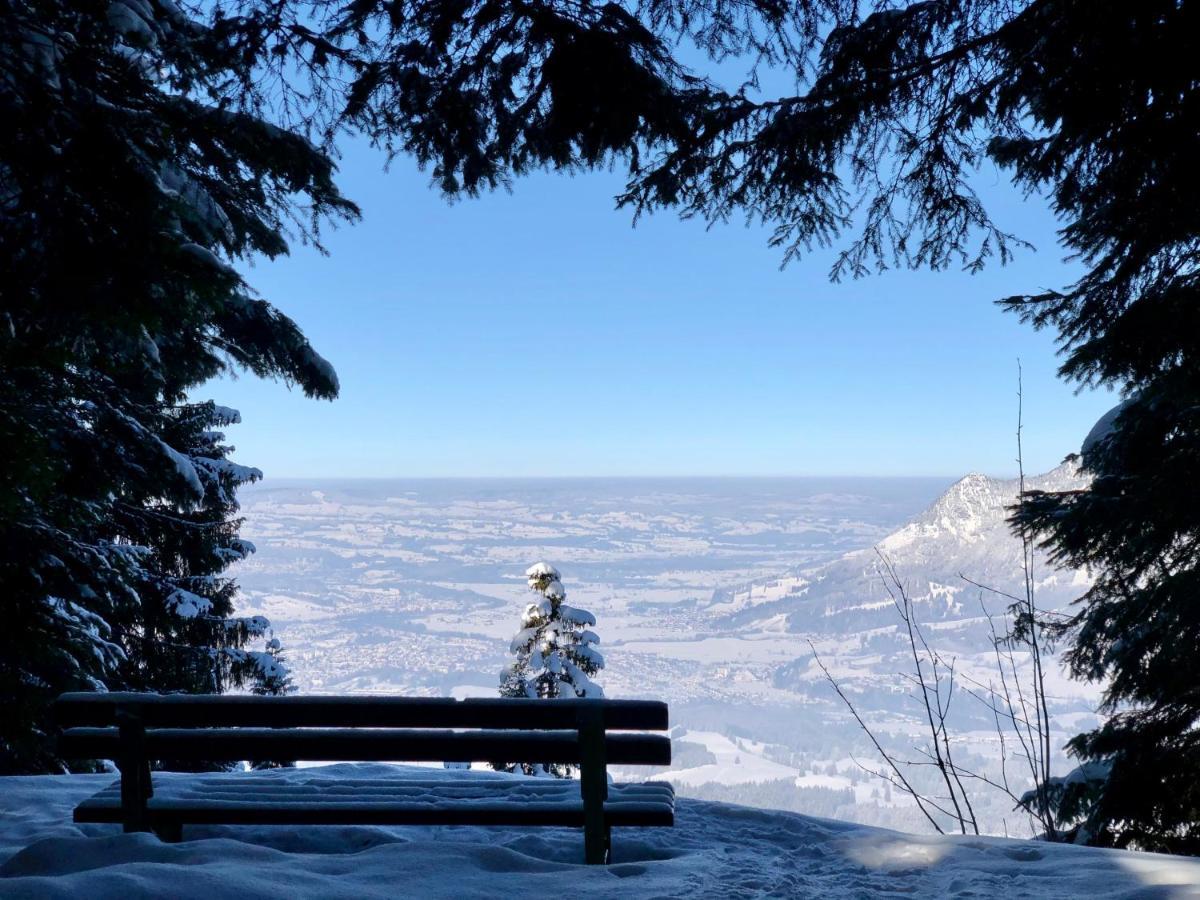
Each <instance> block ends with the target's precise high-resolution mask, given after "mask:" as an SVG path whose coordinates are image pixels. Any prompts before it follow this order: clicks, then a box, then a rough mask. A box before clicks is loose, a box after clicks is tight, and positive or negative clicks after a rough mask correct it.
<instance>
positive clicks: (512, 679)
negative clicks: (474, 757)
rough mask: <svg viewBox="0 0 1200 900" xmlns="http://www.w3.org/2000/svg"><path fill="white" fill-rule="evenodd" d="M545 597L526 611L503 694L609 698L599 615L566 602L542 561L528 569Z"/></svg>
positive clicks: (535, 767) (556, 766)
mask: <svg viewBox="0 0 1200 900" xmlns="http://www.w3.org/2000/svg"><path fill="white" fill-rule="evenodd" d="M525 576H526V577H527V578H528V579H529V588H530V590H532V591H534V592H535V593H537V594H538V595H539V599H538V600H537V601H535V602H533V603H530V604H529V605H528V606H526V607H525V611H524V613H523V614H522V615H521V630H520V631H518V632H517V633H516V635H515V636H514V637H513V639H512V643H511V645H510V646H509V650H510V652H512V653H513V655H515V656H516V660H515V661H514V662H513V663H512V664H511V665H509V666H506V667H505V669H504V671H502V672H501V673H500V696H502V697H513V698H520V697H525V698H530V699H543V700H556V699H559V698H577V697H590V698H599V697H603V696H604V691H603V689H602V688H601V687H600V685H598V684H596V682H594V681H592V676H594V675H595V674H596V673H597V672H599V671H600V670H601V669H603V668H604V657H603V656H601V655H600V652H599V651H598V650H597V649H596V645H597V644H599V643H600V638H599V637H597V636H596V632H594V631H592V630H591V627H592V626H594V625H595V624H596V617H595V616H593V615H592V614H591V613H590V612H588V611H587V610H585V609H579V608H577V607H574V606H568V605H567V604H566V603H565V602H564V601H565V600H566V597H567V592H566V591H565V590H564V589H563V586H562V581H561V580H560V576H559V573H558V570H557V569H555V568H554V567H553V566H551V565H549V564H547V563H544V562H539V563H536V564H535V565H532V566H530V567H529V568H528V569H527V570H526V571H525ZM496 768H498V769H501V770H503V771H508V772H513V771H517V770H520V771H522V772H524V773H525V774H526V775H554V776H557V777H560V778H566V777H570V775H571V774H572V772H573V769H574V767H573V766H569V765H564V764H561V763H498V764H497V765H496Z"/></svg>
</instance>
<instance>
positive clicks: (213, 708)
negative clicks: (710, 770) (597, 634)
mask: <svg viewBox="0 0 1200 900" xmlns="http://www.w3.org/2000/svg"><path fill="white" fill-rule="evenodd" d="M55 717H56V720H57V722H58V724H59V726H60V727H61V728H62V729H63V732H62V737H61V739H60V743H59V749H60V753H62V755H64V756H67V757H68V758H105V759H107V758H116V757H117V756H119V755H122V754H127V753H128V752H129V751H130V750H132V749H133V747H132V744H136V745H137V747H136V749H137V753H138V755H144V756H147V757H149V758H152V759H178V760H204V759H210V760H235V759H307V760H389V761H396V762H433V761H439V760H445V761H455V762H515V761H520V760H531V761H539V762H563V763H579V762H582V761H583V760H584V758H585V756H586V754H587V751H588V747H587V745H589V744H592V745H594V744H595V743H597V742H599V743H600V744H601V746H602V747H603V751H602V757H601V758H602V759H603V760H604V761H605V762H606V763H616V764H622V765H668V764H669V763H670V758H671V748H670V740H669V739H668V738H667V737H666V736H665V735H662V734H657V735H656V734H645V733H644V732H652V731H659V732H661V731H666V730H667V728H668V727H669V726H668V718H667V705H666V704H665V703H661V702H658V701H652V700H566V699H563V700H525V699H468V700H454V699H451V698H424V697H372V696H361V695H359V696H351V697H331V696H326V697H320V696H316V697H311V696H310V697H257V696H228V695H185V694H172V695H157V694H136V693H74V694H64V695H62V696H61V697H60V698H59V699H58V701H57V702H56V704H55ZM463 729H467V730H463ZM611 732H643V733H637V734H620V733H618V734H613V733H611Z"/></svg>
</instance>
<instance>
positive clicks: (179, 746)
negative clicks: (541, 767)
mask: <svg viewBox="0 0 1200 900" xmlns="http://www.w3.org/2000/svg"><path fill="white" fill-rule="evenodd" d="M539 702H542V703H544V704H545V705H550V704H549V703H548V702H546V701H539ZM604 743H605V756H606V758H607V761H608V762H609V763H610V764H616V765H664V766H665V765H670V763H671V742H670V739H669V738H667V737H665V736H663V735H649V734H610V735H606V736H605V738H604ZM119 749H120V745H119V742H118V736H117V729H115V728H69V729H67V730H66V731H64V732H63V734H62V737H61V739H60V743H59V752H60V753H61V754H62V755H63V756H65V757H67V758H68V759H111V758H114V757H115V756H116V755H117V753H118V752H119ZM145 752H146V754H147V756H148V757H149V758H151V759H178V760H217V759H222V760H242V759H303V760H329V761H358V760H363V761H368V760H370V761H389V760H391V761H405V762H441V761H448V762H519V761H522V760H532V761H538V762H562V763H579V762H581V761H582V759H583V754H582V749H581V747H580V742H579V736H578V734H577V733H576V732H574V731H542V732H534V733H526V734H514V733H512V732H509V731H495V730H488V731H461V732H459V731H444V730H432V729H431V730H418V729H409V730H400V729H382V728H381V729H337V728H304V729H296V728H196V729H188V728H179V729H176V728H151V729H147V731H146V737H145Z"/></svg>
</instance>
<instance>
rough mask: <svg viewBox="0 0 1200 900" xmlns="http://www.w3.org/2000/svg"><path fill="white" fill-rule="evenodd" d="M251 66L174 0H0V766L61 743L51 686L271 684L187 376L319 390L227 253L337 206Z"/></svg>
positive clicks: (297, 341) (44, 763)
mask: <svg viewBox="0 0 1200 900" xmlns="http://www.w3.org/2000/svg"><path fill="white" fill-rule="evenodd" d="M255 64H256V57H255V55H254V54H253V53H251V54H247V53H245V52H244V50H243V49H242V48H239V47H238V46H236V45H234V44H233V43H231V42H230V41H229V40H228V39H227V37H226V36H223V35H222V33H221V32H220V29H219V28H218V27H216V26H215V25H211V26H210V25H206V24H204V22H203V21H202V19H201V18H200V14H199V13H198V12H197V11H195V10H191V9H186V10H185V9H183V8H180V7H178V6H176V5H175V4H174V3H173V2H171V0H113V2H108V0H103V2H101V0H84V2H75V0H70V2H68V0H47V2H40V3H36V4H28V3H16V4H4V5H0V115H3V118H4V121H5V127H4V128H3V129H0V204H2V205H3V212H2V213H0V271H3V273H4V277H3V278H2V279H0V309H2V312H3V316H2V320H0V444H2V446H3V447H4V451H5V466H4V467H3V470H2V471H0V603H2V604H3V611H4V628H2V629H0V705H2V706H3V708H4V710H5V715H4V716H3V717H0V771H2V772H35V771H46V770H54V769H58V768H60V767H61V766H62V764H63V761H61V760H59V759H57V758H56V756H55V754H54V749H53V741H52V735H51V732H50V726H49V723H48V719H47V709H48V704H49V702H50V700H52V699H53V697H54V696H55V695H57V694H58V693H59V692H61V691H63V690H69V689H96V690H104V689H110V690H116V689H123V688H140V689H153V690H161V691H180V690H182V691H195V690H213V689H217V690H220V689H222V688H224V687H225V686H227V685H228V684H231V683H232V684H237V683H242V684H245V685H246V686H247V687H249V688H251V689H255V690H282V689H284V688H285V687H286V672H285V671H284V668H283V666H282V659H281V657H279V655H278V647H277V645H276V646H272V645H270V644H269V643H268V645H267V648H266V649H264V650H255V649H252V648H251V646H250V642H258V641H259V640H261V639H264V638H265V637H266V631H267V628H268V626H267V623H266V622H265V621H263V620H254V619H250V620H239V619H235V618H233V617H231V615H230V614H231V612H232V609H233V601H234V597H235V589H234V587H233V585H232V583H231V582H229V581H228V580H227V579H224V578H222V577H220V573H221V572H222V571H223V570H224V569H225V567H226V566H227V565H228V564H229V563H230V562H232V561H234V560H236V559H239V558H241V557H243V556H244V555H245V554H246V553H248V552H250V550H251V549H252V548H251V547H250V545H249V544H248V543H246V542H243V541H240V540H239V539H238V537H237V529H238V524H239V522H238V520H237V519H236V518H235V517H234V514H235V512H236V508H237V507H236V502H235V500H234V491H235V490H236V487H237V486H238V485H239V484H241V483H244V482H245V481H247V480H251V479H253V478H254V477H257V472H255V471H254V470H252V469H247V468H242V467H238V466H236V465H235V464H233V463H232V462H231V461H230V460H229V459H228V453H229V450H230V448H228V447H226V446H225V445H224V444H223V442H222V439H221V436H220V435H219V433H217V432H216V430H215V429H218V428H220V427H222V426H223V424H225V423H228V422H229V421H231V420H232V419H233V417H234V416H235V415H236V414H234V413H232V412H230V411H226V410H222V409H221V408H219V407H216V406H213V405H212V404H198V403H194V402H191V401H190V400H189V399H188V394H189V391H191V390H193V389H194V388H195V387H196V386H197V385H199V384H200V383H202V382H204V381H205V380H207V379H209V378H211V377H213V376H215V375H217V374H219V373H221V372H223V371H225V370H227V369H229V368H231V367H241V368H245V369H248V370H250V371H252V372H254V373H256V374H259V375H265V376H272V377H277V378H282V379H285V380H287V381H289V382H292V383H295V384H298V385H299V386H300V387H301V388H302V389H303V390H304V391H305V392H306V393H307V394H310V395H313V396H319V397H332V396H334V395H335V394H336V392H337V382H336V378H335V376H334V374H333V370H332V369H331V368H330V367H329V365H328V364H327V363H325V361H324V360H322V359H321V358H320V357H319V356H317V355H316V353H315V352H314V351H313V350H312V348H311V347H310V346H309V344H308V342H307V341H306V340H305V339H304V337H303V335H302V334H301V333H300V331H299V330H298V329H297V327H296V326H295V324H294V323H292V322H291V321H290V320H289V319H287V318H286V317H284V316H282V315H281V314H280V313H279V312H278V311H276V310H275V309H274V308H273V307H271V306H270V304H268V303H267V302H265V301H263V300H261V299H259V298H257V297H255V296H254V295H253V293H252V292H251V290H250V288H249V287H248V285H247V284H246V283H245V282H244V281H243V279H242V277H241V276H240V275H239V274H238V273H237V271H236V270H235V269H233V268H232V267H231V265H230V263H231V262H232V261H233V260H236V259H238V258H246V257H248V256H250V255H252V254H262V255H266V256H276V255H278V254H280V253H283V252H285V251H286V249H287V244H286V242H285V239H284V233H285V229H286V228H287V227H288V225H289V223H291V224H292V225H294V226H295V227H296V228H297V229H299V230H300V231H302V232H307V233H313V232H312V228H311V226H312V225H313V224H315V222H316V221H317V220H318V219H321V218H325V217H328V216H330V215H337V216H352V215H353V214H354V212H355V211H354V208H353V207H352V206H351V205H350V204H349V203H348V202H347V201H345V200H344V199H343V198H342V197H341V196H340V194H339V193H338V192H337V190H336V188H335V187H334V185H333V182H332V172H333V164H332V162H331V161H330V159H329V157H328V156H327V155H326V154H325V153H323V152H321V151H320V150H318V149H317V148H315V147H314V146H313V145H312V144H311V143H310V142H309V141H308V140H306V139H305V138H304V136H303V135H302V134H300V133H296V132H295V131H290V130H288V129H287V128H285V127H280V125H281V124H286V123H283V122H281V121H277V122H275V123H271V122H268V121H266V120H265V119H264V118H263V115H264V114H265V112H266V106H264V105H263V101H264V96H265V95H264V93H263V91H261V90H258V91H256V90H249V91H247V90H243V87H244V86H245V85H246V84H248V83H253V82H254V79H253V78H252V77H251V72H252V70H253V68H254V66H255ZM297 201H302V202H304V203H305V204H307V206H308V211H309V212H310V213H311V215H312V220H311V222H309V221H306V220H305V219H300V218H296V217H295V215H294V211H295V210H296V209H297V207H296V205H295V204H296V203H297Z"/></svg>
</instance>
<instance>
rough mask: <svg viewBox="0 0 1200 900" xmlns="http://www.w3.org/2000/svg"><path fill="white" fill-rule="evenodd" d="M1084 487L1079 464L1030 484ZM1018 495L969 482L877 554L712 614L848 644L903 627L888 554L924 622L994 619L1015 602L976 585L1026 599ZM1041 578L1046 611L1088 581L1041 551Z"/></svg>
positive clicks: (741, 625)
mask: <svg viewBox="0 0 1200 900" xmlns="http://www.w3.org/2000/svg"><path fill="white" fill-rule="evenodd" d="M1085 484H1086V481H1085V480H1084V479H1083V478H1082V477H1081V476H1079V475H1078V474H1076V472H1075V471H1074V467H1073V466H1071V465H1070V464H1064V465H1062V466H1060V467H1058V468H1057V469H1054V470H1052V471H1051V472H1048V473H1046V474H1045V475H1041V476H1038V477H1034V478H1028V479H1026V488H1027V489H1031V490H1072V489H1077V488H1081V487H1083V486H1084V485H1085ZM1018 491H1019V483H1018V482H1017V480H1016V479H1008V480H1002V479H994V478H988V477H987V476H984V475H976V474H972V475H967V476H966V477H965V478H962V479H960V480H959V481H958V482H956V483H955V484H953V485H951V487H950V488H949V489H948V490H947V491H946V492H945V493H944V494H942V496H941V497H939V498H938V499H937V500H936V501H934V503H933V504H932V505H931V506H929V508H927V509H926V510H925V511H924V512H922V513H920V514H919V515H917V516H916V517H914V518H913V519H912V520H910V521H909V522H908V523H907V524H905V525H904V526H902V527H901V528H899V529H897V530H896V531H894V532H892V533H891V534H889V535H888V536H886V537H885V538H883V539H882V540H880V541H879V542H878V543H877V544H876V547H875V548H870V549H865V550H859V551H855V552H852V553H848V554H845V555H844V556H842V557H840V558H839V559H836V560H834V561H832V562H830V563H826V564H824V565H821V566H818V567H815V568H809V569H806V570H802V571H797V572H793V573H790V574H788V575H786V576H783V577H780V578H776V579H772V580H771V581H770V582H765V583H758V584H754V585H749V586H747V587H745V588H742V589H740V590H737V591H730V592H725V593H722V594H718V595H716V596H714V602H713V605H712V607H711V609H712V611H713V612H714V613H716V614H717V615H719V616H721V617H722V618H723V620H724V623H725V624H726V625H727V626H728V627H730V628H735V629H737V630H740V631H754V630H784V631H788V632H794V633H802V634H817V635H848V634H855V633H858V632H862V631H869V630H872V629H877V628H881V627H887V626H889V625H892V624H894V623H895V621H896V613H895V610H894V608H893V607H892V603H891V600H890V599H889V596H888V592H887V589H886V588H885V586H884V581H883V578H882V577H881V571H880V569H881V565H880V563H881V561H880V556H879V555H880V554H882V555H883V556H885V557H886V558H887V559H888V560H890V562H891V564H892V565H893V567H894V568H895V570H896V572H897V574H898V575H899V577H900V579H901V581H902V583H903V584H904V586H905V589H906V590H907V592H908V594H909V596H910V597H911V598H912V599H913V601H914V603H916V605H917V609H918V614H919V616H920V618H921V619H922V621H924V622H927V623H931V624H934V623H950V622H962V621H975V620H978V619H980V617H981V615H982V611H981V605H980V602H981V600H982V601H983V602H984V603H985V604H986V606H987V608H988V609H989V610H991V611H993V612H998V611H1001V610H1002V609H1003V608H1004V607H1005V606H1006V605H1007V603H1008V602H1009V601H1008V600H1006V599H1005V598H1004V597H1003V596H1002V595H1001V594H999V593H994V592H990V591H986V590H981V589H980V588H978V587H976V586H974V585H972V584H971V583H970V581H975V582H978V583H979V584H983V585H987V586H989V587H991V588H995V589H996V591H1002V592H1005V593H1009V594H1019V593H1021V590H1022V580H1023V573H1022V567H1021V564H1022V550H1021V543H1020V541H1019V540H1018V539H1017V538H1016V537H1014V536H1013V535H1012V533H1011V532H1010V531H1009V529H1008V525H1007V521H1006V519H1007V516H1008V508H1009V507H1010V506H1011V505H1012V504H1013V503H1015V502H1016V499H1017V494H1018ZM1033 574H1034V581H1035V585H1036V595H1037V598H1038V603H1039V605H1040V606H1041V607H1042V608H1045V609H1057V608H1060V607H1062V606H1064V605H1065V604H1067V603H1069V602H1070V601H1071V600H1073V599H1074V598H1075V597H1077V596H1078V595H1079V594H1081V593H1082V592H1083V590H1084V589H1085V587H1086V585H1087V580H1086V578H1085V577H1084V576H1083V575H1082V574H1081V573H1074V572H1063V571H1058V570H1055V569H1054V568H1053V567H1051V566H1050V564H1049V563H1048V561H1047V560H1046V558H1045V555H1044V554H1043V553H1040V552H1035V554H1034V565H1033ZM964 576H965V578H964ZM967 579H970V581H968V580H967ZM968 643H969V644H970V645H971V646H975V645H977V643H978V642H977V641H974V640H968Z"/></svg>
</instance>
